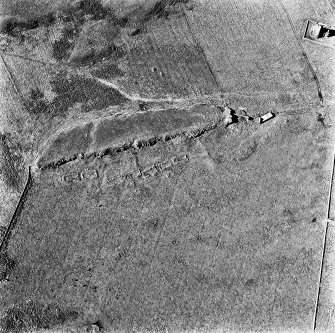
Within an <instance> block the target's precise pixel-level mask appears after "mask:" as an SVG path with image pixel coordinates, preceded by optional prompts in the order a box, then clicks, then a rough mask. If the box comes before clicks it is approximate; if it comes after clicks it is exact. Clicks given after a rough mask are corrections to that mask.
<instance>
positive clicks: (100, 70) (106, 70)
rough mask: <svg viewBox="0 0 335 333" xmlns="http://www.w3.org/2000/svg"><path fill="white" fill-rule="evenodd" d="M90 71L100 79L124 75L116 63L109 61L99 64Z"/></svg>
mask: <svg viewBox="0 0 335 333" xmlns="http://www.w3.org/2000/svg"><path fill="white" fill-rule="evenodd" d="M91 73H92V74H93V75H94V76H96V77H98V78H100V79H106V80H107V79H110V78H114V77H117V76H123V75H124V72H122V71H121V70H120V69H119V68H118V66H117V65H116V64H114V63H111V62H109V63H105V64H101V65H99V66H98V67H96V68H95V69H94V70H92V72H91Z"/></svg>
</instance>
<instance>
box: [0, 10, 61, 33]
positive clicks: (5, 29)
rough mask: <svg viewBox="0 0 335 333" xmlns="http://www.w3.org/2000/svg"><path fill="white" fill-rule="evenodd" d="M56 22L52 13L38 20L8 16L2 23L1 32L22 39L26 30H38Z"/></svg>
mask: <svg viewBox="0 0 335 333" xmlns="http://www.w3.org/2000/svg"><path fill="white" fill-rule="evenodd" d="M54 21H55V17H54V15H53V14H52V13H48V14H45V15H42V16H40V17H37V18H21V17H16V16H8V17H7V18H6V19H5V20H3V21H2V22H1V25H0V32H1V33H3V34H7V35H10V36H12V37H21V36H22V32H23V31H25V30H31V29H36V28H39V27H41V26H48V25H50V24H52V23H53V22H54Z"/></svg>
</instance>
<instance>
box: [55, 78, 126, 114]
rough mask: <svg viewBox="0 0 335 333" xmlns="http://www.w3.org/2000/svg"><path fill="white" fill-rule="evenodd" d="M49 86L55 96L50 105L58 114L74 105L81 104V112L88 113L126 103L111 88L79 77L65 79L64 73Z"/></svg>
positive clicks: (124, 99) (65, 111)
mask: <svg viewBox="0 0 335 333" xmlns="http://www.w3.org/2000/svg"><path fill="white" fill-rule="evenodd" d="M51 84H52V86H53V90H54V92H55V93H56V94H57V96H56V97H55V98H54V100H53V101H52V103H51V104H52V107H53V108H54V109H55V110H57V113H60V114H65V113H67V110H68V108H69V107H71V106H73V105H74V104H75V103H83V106H82V108H83V111H84V112H88V111H91V110H93V109H96V110H100V109H104V108H107V107H108V106H110V105H118V104H121V103H124V102H126V98H125V97H124V96H122V95H121V94H120V93H119V92H118V91H117V90H115V89H113V88H111V87H107V86H105V85H103V84H101V83H99V82H96V81H95V80H93V79H87V78H84V77H80V76H72V77H71V78H70V79H67V78H66V73H64V72H63V73H59V74H57V75H56V77H55V79H54V80H53V81H52V82H51Z"/></svg>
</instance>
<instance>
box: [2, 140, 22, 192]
mask: <svg viewBox="0 0 335 333" xmlns="http://www.w3.org/2000/svg"><path fill="white" fill-rule="evenodd" d="M0 158H1V159H0V173H1V174H2V175H3V177H4V179H5V182H6V184H7V185H8V186H10V187H12V188H14V189H19V187H20V185H21V184H22V178H21V175H20V172H21V171H22V166H23V157H22V148H21V145H20V144H19V143H18V142H16V141H15V140H14V138H13V137H12V136H11V134H9V133H5V134H0Z"/></svg>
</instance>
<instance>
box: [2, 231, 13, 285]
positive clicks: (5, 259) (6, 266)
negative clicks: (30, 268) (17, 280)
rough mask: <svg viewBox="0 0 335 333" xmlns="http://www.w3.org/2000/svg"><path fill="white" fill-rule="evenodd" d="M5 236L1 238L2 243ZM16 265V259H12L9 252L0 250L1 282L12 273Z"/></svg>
mask: <svg viewBox="0 0 335 333" xmlns="http://www.w3.org/2000/svg"><path fill="white" fill-rule="evenodd" d="M2 240H3V238H2V237H1V238H0V243H1V242H2ZM14 267H15V261H14V260H13V259H11V258H10V257H9V256H8V254H7V252H5V251H0V282H1V281H3V280H6V279H7V278H8V276H9V274H10V272H11V271H12V270H13V268H14Z"/></svg>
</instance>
